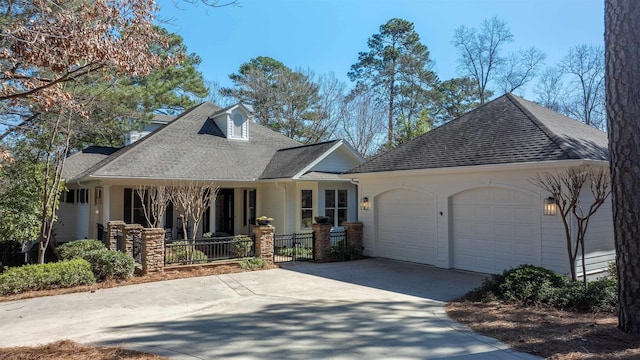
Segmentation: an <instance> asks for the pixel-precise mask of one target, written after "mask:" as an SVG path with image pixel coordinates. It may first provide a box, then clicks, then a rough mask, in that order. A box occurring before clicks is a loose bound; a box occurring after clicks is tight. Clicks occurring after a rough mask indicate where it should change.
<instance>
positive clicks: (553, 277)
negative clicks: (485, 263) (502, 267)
mask: <svg viewBox="0 0 640 360" xmlns="http://www.w3.org/2000/svg"><path fill="white" fill-rule="evenodd" d="M566 281H567V280H566V278H565V277H563V276H560V275H558V274H556V273H555V272H553V271H551V270H548V269H545V268H542V267H539V266H533V265H520V266H518V267H517V268H514V269H509V270H506V271H504V272H503V273H502V282H501V283H500V284H499V286H498V294H496V295H497V297H498V298H500V299H502V300H505V301H508V302H516V303H522V304H537V303H541V302H544V301H545V300H546V299H547V298H548V297H549V294H550V292H551V291H553V289H554V288H557V287H560V286H562V285H564V284H565V283H566Z"/></svg>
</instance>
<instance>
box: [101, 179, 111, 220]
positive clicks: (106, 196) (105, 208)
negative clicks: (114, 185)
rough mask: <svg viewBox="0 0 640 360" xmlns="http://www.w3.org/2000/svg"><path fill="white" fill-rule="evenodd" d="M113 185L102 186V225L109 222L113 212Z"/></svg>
mask: <svg viewBox="0 0 640 360" xmlns="http://www.w3.org/2000/svg"><path fill="white" fill-rule="evenodd" d="M110 190H111V185H102V223H103V224H106V223H108V222H109V217H110V214H109V213H110V212H111V191H110Z"/></svg>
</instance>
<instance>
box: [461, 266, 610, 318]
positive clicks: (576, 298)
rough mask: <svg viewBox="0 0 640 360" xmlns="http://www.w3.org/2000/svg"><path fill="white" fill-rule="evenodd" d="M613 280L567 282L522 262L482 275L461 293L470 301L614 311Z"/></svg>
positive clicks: (547, 271)
mask: <svg viewBox="0 0 640 360" xmlns="http://www.w3.org/2000/svg"><path fill="white" fill-rule="evenodd" d="M616 284H617V283H616V281H615V280H614V279H611V278H605V279H601V280H597V281H591V282H588V283H587V285H586V286H585V284H584V283H583V282H578V281H569V280H568V279H567V278H565V277H563V276H560V275H558V274H556V273H554V272H553V271H551V270H547V269H544V268H541V267H536V266H532V265H522V266H519V267H517V268H514V269H510V270H506V271H504V272H503V273H502V274H496V275H492V276H491V277H489V278H486V279H485V280H484V281H483V282H482V285H481V286H480V287H478V288H476V289H474V290H472V291H470V292H468V293H467V294H466V295H465V298H466V299H468V300H471V301H494V300H501V301H505V302H508V303H520V304H536V305H538V304H546V305H550V306H553V307H556V308H559V309H563V310H570V311H591V312H615V311H616V308H617V305H618V296H617V294H618V292H617V286H616Z"/></svg>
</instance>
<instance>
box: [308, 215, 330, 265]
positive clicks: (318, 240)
mask: <svg viewBox="0 0 640 360" xmlns="http://www.w3.org/2000/svg"><path fill="white" fill-rule="evenodd" d="M311 229H312V230H313V261H315V262H326V261H329V260H330V258H331V224H316V223H314V224H311Z"/></svg>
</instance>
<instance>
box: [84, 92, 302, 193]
mask: <svg viewBox="0 0 640 360" xmlns="http://www.w3.org/2000/svg"><path fill="white" fill-rule="evenodd" d="M223 111H224V109H221V108H219V107H218V106H216V105H214V104H212V103H208V102H205V103H203V104H201V105H198V106H196V107H194V108H192V109H190V110H188V111H186V112H185V113H183V114H182V115H180V116H178V117H177V118H176V119H175V120H173V121H171V122H170V123H169V124H167V125H166V126H164V127H162V128H161V129H158V130H157V131H155V132H154V133H152V134H150V135H149V136H146V137H144V138H142V139H141V140H139V141H137V142H135V143H133V144H132V145H130V146H127V147H125V148H122V149H121V150H119V151H117V152H115V153H114V154H112V155H111V156H109V157H107V158H105V159H103V160H102V161H100V162H99V163H97V164H95V165H94V166H93V167H91V168H90V169H88V170H86V171H84V172H83V173H81V174H78V175H76V176H75V177H74V178H73V179H71V180H72V181H73V180H79V179H82V178H87V177H92V178H147V179H169V180H170V179H181V180H235V181H251V180H255V179H257V178H258V177H260V175H261V174H262V173H263V171H264V170H265V167H266V166H267V164H268V163H269V161H270V160H271V158H272V156H273V155H274V153H275V152H276V151H278V150H279V149H283V148H289V147H295V146H300V143H299V142H297V141H295V140H292V139H289V138H288V137H286V136H283V135H281V134H279V133H276V132H274V131H272V130H269V129H267V128H265V127H263V126H260V125H258V124H254V123H252V122H250V123H249V134H250V135H249V140H232V139H227V138H226V137H225V136H224V134H223V133H222V131H221V130H220V129H219V128H218V126H217V125H216V124H215V122H214V121H213V120H212V118H213V117H214V116H216V115H218V114H220V113H221V112H223Z"/></svg>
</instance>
